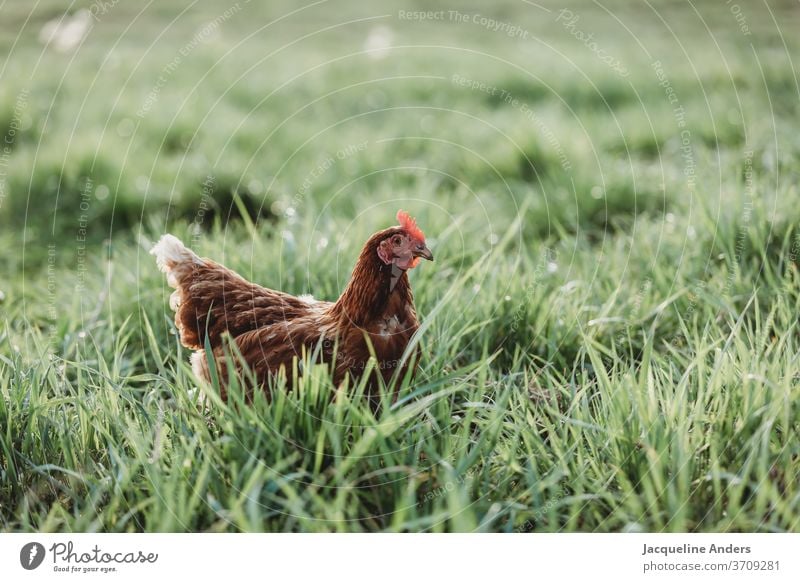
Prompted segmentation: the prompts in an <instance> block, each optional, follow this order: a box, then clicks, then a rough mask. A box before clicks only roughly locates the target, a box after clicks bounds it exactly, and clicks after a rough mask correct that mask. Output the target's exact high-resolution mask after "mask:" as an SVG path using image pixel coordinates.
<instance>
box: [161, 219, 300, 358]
mask: <svg viewBox="0 0 800 582" xmlns="http://www.w3.org/2000/svg"><path fill="white" fill-rule="evenodd" d="M150 252H151V254H153V255H155V257H156V262H157V264H158V266H159V268H160V269H161V270H162V271H163V272H164V273H165V274H166V275H167V283H168V284H169V285H170V286H171V287H173V288H175V292H174V293H173V294H172V296H171V297H170V307H171V308H172V309H173V310H175V324H176V326H177V327H178V330H179V332H180V338H181V343H182V344H183V345H184V346H186V347H187V348H189V349H193V350H202V349H204V348H205V346H206V343H208V345H209V346H210V347H211V348H212V349H215V348H218V347H220V346H221V345H222V335H223V334H224V333H225V332H228V333H229V334H230V335H231V336H232V337H237V336H240V335H242V334H245V333H247V332H249V331H252V330H254V329H257V328H263V327H265V326H271V325H273V324H277V323H280V322H285V321H291V320H294V319H297V318H301V317H303V316H306V315H309V314H310V313H311V312H312V309H313V308H312V302H310V301H307V300H304V299H300V298H298V297H294V296H292V295H289V294H287V293H282V292H280V291H274V290H272V289H267V288H266V287H261V286H260V285H256V284H254V283H250V282H249V281H247V280H245V279H244V278H243V277H241V276H240V275H238V274H237V273H235V272H234V271H232V270H230V269H228V268H227V267H224V266H222V265H220V264H218V263H216V262H214V261H212V260H210V259H205V258H200V257H199V256H197V255H196V254H195V253H194V252H193V251H191V250H190V249H188V248H186V246H184V244H183V243H182V242H181V241H180V240H178V239H177V238H176V237H174V236H172V235H170V234H167V235H164V236H163V237H161V240H159V241H158V243H157V244H156V245H155V246H154V247H153V249H152V250H151V251H150Z"/></svg>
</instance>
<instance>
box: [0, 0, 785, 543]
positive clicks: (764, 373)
mask: <svg viewBox="0 0 800 582" xmlns="http://www.w3.org/2000/svg"><path fill="white" fill-rule="evenodd" d="M373 4H374V3H373ZM539 4H541V5H543V6H544V8H536V7H535V6H533V5H531V4H529V3H525V2H515V1H512V0H508V1H505V2H500V3H495V4H493V5H492V7H489V6H488V5H486V4H485V3H479V2H477V0H475V1H470V2H465V3H461V4H460V7H459V8H458V10H459V11H460V12H461V13H464V14H469V15H472V14H475V13H480V14H482V15H484V16H487V17H491V18H494V19H496V20H498V21H502V22H508V23H510V24H514V25H518V26H520V27H521V28H522V29H523V30H524V31H527V32H528V37H527V39H520V38H513V37H509V36H507V35H504V34H502V32H492V31H490V30H487V29H486V28H484V27H482V26H480V25H478V24H474V23H472V22H466V23H457V22H454V21H450V20H444V21H433V22H416V21H410V20H403V19H401V18H399V12H398V11H399V10H423V9H429V8H427V5H426V4H423V3H418V2H410V1H409V2H388V3H380V4H377V5H370V6H368V7H364V6H363V5H362V4H360V3H356V2H323V3H320V4H318V5H316V6H313V7H309V8H305V9H300V7H299V5H295V4H290V3H288V2H287V3H281V2H276V3H270V4H269V5H261V4H257V3H245V2H240V3H239V6H240V8H239V9H238V10H236V11H235V13H234V14H233V15H231V16H230V18H229V19H226V20H224V22H221V24H219V26H218V27H217V28H216V31H215V32H214V33H213V34H210V35H207V37H206V38H204V41H203V42H200V43H199V44H197V45H196V46H194V47H193V48H191V50H189V51H188V52H187V53H186V54H185V55H183V53H181V49H182V48H184V49H185V47H187V46H189V45H188V43H191V42H192V39H193V37H195V35H196V34H197V33H198V30H202V28H203V26H204V25H205V24H207V23H209V22H213V21H214V20H215V19H217V18H219V17H220V15H221V14H222V13H223V12H224V11H225V9H227V8H229V7H230V6H235V4H230V5H220V4H219V3H212V2H210V1H205V0H202V1H200V2H195V3H192V2H178V1H171V2H159V3H152V4H150V5H144V6H142V5H139V4H136V3H128V2H120V3H118V4H116V5H114V6H112V7H110V8H109V10H108V11H107V13H104V14H102V15H101V16H100V17H99V20H98V21H97V22H95V23H94V26H93V28H92V30H91V31H90V33H89V35H88V36H87V37H86V40H85V41H84V43H83V44H82V45H81V47H80V48H79V49H77V50H75V51H73V52H68V53H64V54H61V53H58V52H56V51H55V50H53V49H52V48H43V46H42V45H41V44H40V42H39V41H38V40H37V35H38V33H39V30H40V28H41V26H42V25H43V24H44V23H45V22H47V21H48V20H50V19H52V18H54V17H60V16H61V15H62V14H64V12H65V11H66V12H69V13H74V12H75V11H76V10H77V9H78V8H79V7H81V6H83V7H88V6H91V3H89V2H75V3H72V4H70V3H68V2H64V1H61V0H48V1H45V2H40V3H38V4H36V8H35V9H33V11H32V12H31V10H32V8H31V6H29V5H28V4H27V3H15V2H7V3H5V4H0V22H2V25H0V48H2V51H0V54H2V55H6V56H4V57H0V59H4V60H0V134H1V135H3V136H4V137H3V138H0V139H5V138H13V139H10V143H9V144H8V146H9V147H8V150H7V152H6V153H5V154H4V150H3V149H2V147H0V155H4V156H5V157H3V158H0V187H2V190H0V195H2V197H0V248H2V249H3V250H2V251H0V269H2V270H0V273H2V276H1V277H0V292H2V294H0V528H2V530H4V531H348V532H349V531H505V532H513V531H524V532H528V531H676V532H681V531H714V532H716V531H798V530H800V517H798V516H800V472H799V471H800V441H799V440H798V438H797V435H798V428H800V405H799V404H798V402H800V382H798V373H800V366H798V361H797V354H798V351H799V350H800V333H798V327H797V313H798V308H799V307H800V273H798V257H799V256H800V226H798V225H800V206H798V205H797V204H796V202H795V201H796V199H797V196H798V186H797V176H798V172H800V140H798V138H797V119H798V114H800V106H798V105H799V104H800V100H798V97H800V87H799V85H798V80H797V79H798V78H797V73H796V70H795V68H794V66H793V63H794V64H796V63H798V62H800V50H798V49H800V44H798V41H797V39H796V38H795V37H794V36H793V35H791V34H790V31H793V30H796V29H797V27H798V25H800V21H799V19H800V15H799V14H798V12H797V10H796V4H793V3H792V2H789V1H786V2H778V1H772V2H770V3H769V8H770V10H771V11H772V13H773V14H770V11H768V10H766V8H763V7H762V8H759V9H755V8H752V9H751V8H750V7H749V6H746V5H745V3H740V4H741V6H742V10H743V12H744V14H745V16H746V23H747V26H748V30H749V32H750V33H751V34H750V35H743V32H742V30H741V29H740V23H739V22H737V20H736V19H735V17H734V15H733V13H732V12H731V11H730V8H729V7H728V6H727V5H726V4H725V3H722V2H694V3H693V4H692V5H689V4H688V3H687V4H685V3H683V2H651V3H650V4H649V5H648V3H635V4H634V3H627V2H621V1H613V2H603V3H595V2H588V1H585V2H575V3H572V5H571V6H570V10H572V11H573V13H574V14H578V15H580V19H579V21H578V22H577V24H576V27H577V28H578V29H580V30H581V31H583V32H584V33H586V34H589V33H592V34H594V38H595V39H596V42H597V43H598V46H599V47H601V48H602V49H603V50H604V51H605V52H606V53H607V54H609V55H612V56H613V57H614V58H617V59H619V60H621V61H624V64H625V66H626V68H627V70H628V71H629V75H628V76H625V77H623V76H620V75H619V74H618V73H616V72H615V71H614V70H613V69H611V68H610V67H608V66H607V65H605V64H604V63H603V62H602V61H601V60H600V59H599V58H598V57H597V55H596V54H594V53H593V52H592V51H591V50H590V49H589V48H587V46H586V45H585V44H584V43H582V42H580V41H579V40H578V39H576V38H575V36H574V35H573V33H571V32H570V30H569V29H567V28H565V27H564V26H563V23H562V22H560V21H557V20H556V18H557V15H558V11H559V10H560V9H561V5H560V4H555V3H552V2H543V3H539ZM692 6H694V8H692ZM185 8H187V10H186V11H185V12H183V10H184V9H185ZM442 9H444V10H450V9H454V8H453V7H449V6H446V7H443V8H442ZM293 10H299V11H298V12H295V13H291V12H292V11H293ZM548 10H549V11H550V12H548ZM773 15H774V20H773ZM281 17H284V18H283V19H282V20H280V21H279V22H277V23H275V24H272V25H270V24H269V23H270V22H271V21H273V20H275V19H277V18H281ZM776 23H777V25H776ZM381 26H382V27H387V28H388V29H389V30H390V31H391V39H390V42H391V44H392V45H394V46H395V48H393V49H391V50H390V51H389V52H388V53H386V54H385V55H383V56H382V57H381V58H378V59H374V58H372V57H370V56H369V55H368V54H365V53H364V52H363V50H364V44H365V40H366V39H367V38H368V36H369V35H370V34H371V33H372V34H373V35H376V34H377V35H380V34H385V33H380V32H379V31H378V32H376V30H377V27H381ZM626 27H627V29H626ZM629 30H630V31H633V36H632V33H631V32H629ZM176 55H182V56H181V59H180V63H178V64H177V65H176V66H174V67H173V66H171V63H174V62H175V61H174V59H175V58H176ZM655 61H660V67H661V70H662V71H663V75H664V77H663V78H659V76H658V75H657V73H656V69H655V67H654V66H653V63H654V62H655ZM160 75H162V76H165V77H164V79H163V80H162V81H159V76H160ZM454 75H459V77H460V78H462V79H468V80H470V81H476V82H478V83H483V84H484V85H483V87H482V88H474V89H473V88H470V87H467V86H464V85H463V84H459V83H458V82H457V78H455V77H454ZM664 79H666V81H664ZM662 81H663V82H662ZM667 86H668V87H669V88H670V89H671V90H672V91H674V94H675V95H676V96H677V99H678V100H679V104H680V105H681V106H682V107H683V109H684V111H685V119H684V120H683V123H684V124H683V125H681V124H680V121H681V120H680V119H679V118H678V117H676V115H675V113H674V108H675V104H674V103H670V102H669V101H668V99H667V92H666V91H667ZM155 87H158V91H157V95H156V97H155V99H150V101H149V102H148V96H149V95H151V94H152V92H153V91H154V88H155ZM503 95H510V96H511V98H512V99H517V102H516V103H511V102H509V101H507V100H505V99H504V98H503ZM531 112H532V114H531ZM684 130H686V131H688V140H689V145H690V148H689V149H688V150H687V149H686V148H684V147H683V146H684V145H685V144H684V143H683V142H682V140H683V139H684V138H685V137H686V135H687V134H686V133H682V132H684ZM1 145H2V144H0V146H1ZM687 155H688V157H686V156H687ZM326 160H332V161H331V162H328V161H326ZM687 170H689V175H688V176H687V173H686V171H687ZM237 197H238V198H239V199H241V200H242V204H241V205H237V204H236V203H235V200H236V199H237ZM398 208H404V209H407V210H409V211H410V212H411V214H412V215H415V216H416V217H417V219H418V222H419V224H420V226H421V227H422V228H423V229H424V230H425V232H426V234H427V235H428V240H429V243H430V246H431V248H432V249H433V251H434V253H435V255H436V262H435V263H433V264H428V263H426V264H425V265H422V266H421V267H420V268H418V269H416V270H415V271H414V272H413V273H412V275H411V279H412V286H413V289H414V293H415V298H416V303H417V308H418V311H419V313H420V314H421V317H422V321H423V323H424V327H423V329H424V331H423V333H422V335H421V338H420V341H421V344H422V347H423V349H422V359H421V363H420V369H419V372H418V374H417V377H416V378H415V379H414V380H413V381H412V382H409V381H408V379H405V380H403V381H401V382H399V385H398V388H399V391H400V396H399V399H398V401H397V402H396V403H395V404H393V405H392V404H390V402H389V397H388V396H387V394H384V397H385V405H384V406H383V408H382V409H381V410H380V411H378V412H374V411H372V410H371V409H370V407H369V406H368V405H367V404H366V403H365V402H364V400H363V399H362V398H360V394H361V391H362V390H363V387H359V386H350V387H348V388H347V389H341V390H340V391H339V393H338V394H337V397H336V398H335V399H332V398H331V394H333V393H334V392H335V391H336V390H337V388H336V387H335V386H332V385H331V383H330V380H329V379H328V377H327V375H326V373H325V370H324V369H322V368H310V369H311V372H310V373H308V374H306V375H304V376H303V378H302V379H301V381H300V384H299V385H298V386H294V387H288V388H287V387H285V386H279V387H277V388H276V389H275V392H274V394H273V398H272V401H271V402H268V401H267V400H266V398H264V397H258V398H256V400H255V402H253V403H252V405H245V404H244V403H243V399H242V396H241V393H240V391H237V390H236V389H233V391H232V394H233V396H232V398H231V399H230V400H229V401H228V402H227V403H223V402H221V401H220V400H219V398H218V397H216V395H215V392H214V390H213V389H208V388H206V387H200V386H199V385H198V383H197V381H196V379H195V378H194V377H193V376H192V373H191V370H190V368H189V366H188V356H189V354H188V353H187V351H186V350H185V349H183V348H182V347H181V346H180V345H179V342H178V341H177V337H176V335H175V330H174V326H173V324H172V321H171V312H170V311H169V309H168V296H169V292H170V291H171V290H170V289H168V288H167V287H166V282H165V281H164V279H163V275H162V274H161V273H159V272H158V271H157V269H156V267H155V264H154V261H153V260H152V257H151V256H150V255H149V254H148V250H149V248H150V245H151V244H152V242H153V241H154V240H155V239H156V238H157V237H158V236H160V234H162V233H164V232H167V231H169V232H173V233H174V234H176V235H178V236H180V237H181V238H183V239H184V240H185V241H186V242H188V243H190V244H191V246H193V247H194V248H195V249H196V250H197V251H198V252H199V253H200V254H202V255H204V256H210V257H213V258H214V259H216V260H219V261H221V262H224V263H225V264H226V265H229V266H230V267H232V268H234V269H236V270H237V271H239V272H240V273H241V274H243V275H244V276H246V277H248V278H250V279H252V280H254V281H257V282H259V283H261V284H264V285H267V286H270V287H275V288H279V289H282V290H284V291H288V292H292V293H298V294H299V293H307V292H311V293H313V294H314V295H315V296H317V297H320V298H326V299H333V298H335V297H336V296H337V295H338V293H339V292H340V290H341V289H342V288H343V285H344V283H345V281H346V280H347V277H348V275H349V272H350V269H351V268H352V264H353V261H354V260H355V257H356V256H357V254H358V251H359V250H360V247H361V245H362V244H363V242H364V241H365V240H366V239H367V237H368V236H369V235H370V234H371V233H372V232H374V231H376V230H378V229H381V228H384V227H386V226H389V225H390V224H391V222H392V220H393V216H394V214H395V212H396V210H397V209H398ZM195 226H199V230H197V231H196V230H195ZM201 396H204V397H205V399H206V400H207V402H208V405H207V406H204V405H203V404H202V403H201V400H202V399H201Z"/></svg>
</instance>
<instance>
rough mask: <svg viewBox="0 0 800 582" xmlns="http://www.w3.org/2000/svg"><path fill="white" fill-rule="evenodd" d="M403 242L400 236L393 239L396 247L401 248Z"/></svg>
mask: <svg viewBox="0 0 800 582" xmlns="http://www.w3.org/2000/svg"><path fill="white" fill-rule="evenodd" d="M401 242H402V241H401V240H400V237H399V236H395V237H392V244H394V246H396V247H399V246H400V243H401Z"/></svg>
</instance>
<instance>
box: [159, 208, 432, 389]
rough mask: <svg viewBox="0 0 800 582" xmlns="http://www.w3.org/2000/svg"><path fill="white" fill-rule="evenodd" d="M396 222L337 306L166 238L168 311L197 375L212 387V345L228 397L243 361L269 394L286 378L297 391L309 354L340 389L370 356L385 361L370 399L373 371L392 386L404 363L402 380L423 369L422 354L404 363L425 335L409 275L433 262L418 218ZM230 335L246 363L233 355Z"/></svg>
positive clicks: (401, 215)
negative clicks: (412, 344) (275, 286)
mask: <svg viewBox="0 0 800 582" xmlns="http://www.w3.org/2000/svg"><path fill="white" fill-rule="evenodd" d="M397 220H398V222H399V223H400V224H399V226H393V227H391V228H387V229H384V230H382V231H380V232H377V233H375V234H374V235H372V236H371V237H370V238H369V240H368V241H367V242H366V244H365V245H364V248H363V249H362V250H361V254H360V255H359V257H358V261H357V262H356V265H355V268H354V270H353V274H352V276H351V278H350V282H349V283H348V284H347V286H346V288H345V290H344V291H343V292H342V294H341V296H340V297H339V299H338V300H337V301H336V302H335V303H331V302H328V301H317V300H314V299H313V298H311V297H308V296H301V297H295V296H293V295H289V294H287V293H283V292H281V291H273V290H272V289H267V288H265V287H261V286H259V285H256V284H254V283H250V282H249V281H246V280H245V279H244V278H242V277H241V276H239V275H238V274H236V273H234V272H233V271H231V270H230V269H228V268H226V267H224V266H222V265H220V264H218V263H215V262H214V261H212V260H211V259H204V258H200V257H198V256H197V255H196V254H195V253H194V252H192V251H191V250H190V249H188V248H186V247H185V246H184V245H183V243H181V241H180V240H178V239H177V238H176V237H174V236H172V235H170V234H166V235H164V236H162V237H161V240H159V241H158V243H157V244H156V245H154V246H153V248H152V250H151V251H150V252H151V254H153V255H155V257H156V262H157V265H158V267H159V268H160V269H161V270H162V271H163V272H164V273H165V274H166V276H167V282H168V284H169V285H170V286H171V287H174V288H175V292H174V293H173V294H172V295H171V297H170V307H171V308H172V309H173V310H174V311H175V324H176V326H177V328H178V331H179V333H180V339H181V343H182V344H183V345H184V346H186V347H187V348H189V349H191V350H195V353H194V354H193V355H192V358H191V362H192V368H193V370H194V372H195V374H196V375H197V376H198V377H199V378H201V379H203V380H205V381H211V378H212V372H211V370H209V358H208V357H207V356H206V347H208V348H210V350H211V351H212V353H213V358H211V360H212V361H213V364H214V369H215V370H214V371H215V372H216V376H217V378H218V379H219V384H220V389H221V391H222V394H221V396H222V397H223V399H224V398H226V383H227V382H228V381H229V379H230V377H229V373H237V374H239V373H241V369H240V365H239V364H240V362H241V360H244V362H245V363H246V364H247V366H248V367H249V368H250V370H251V371H252V373H253V376H252V377H254V378H255V380H256V383H257V384H258V385H259V386H260V387H262V388H266V387H267V386H268V384H269V381H270V379H271V378H274V377H275V376H277V375H278V374H279V372H280V371H283V373H284V374H286V377H287V385H289V386H291V382H292V376H293V374H294V373H296V372H295V371H297V373H299V374H302V370H303V368H302V361H303V358H304V356H305V355H306V354H307V355H308V356H309V357H311V356H313V357H314V358H315V359H316V360H317V361H322V362H326V363H328V364H329V366H330V369H331V371H332V374H333V381H334V383H335V384H336V385H337V386H338V385H339V384H340V383H341V382H342V381H343V380H344V379H345V378H346V377H348V376H350V377H352V378H353V379H358V378H359V377H361V376H362V375H363V373H364V371H365V370H366V369H367V362H368V360H369V358H370V350H372V351H373V352H374V355H375V357H376V359H377V363H376V365H375V367H374V368H372V369H373V376H372V377H371V378H369V382H368V387H369V391H370V394H372V393H374V390H375V388H376V386H377V385H378V379H377V378H376V377H375V376H374V374H375V373H378V374H381V375H382V377H383V380H384V381H386V382H388V381H389V380H390V379H391V377H392V375H393V374H394V373H395V371H396V370H397V368H398V367H400V365H401V363H402V369H400V373H401V374H405V372H406V371H407V368H408V366H409V365H410V366H414V367H416V361H417V359H418V358H417V357H416V356H417V354H411V357H408V358H406V360H405V362H403V361H402V358H403V355H404V352H405V351H406V348H407V346H408V343H409V340H410V339H411V337H412V336H413V335H414V332H416V331H417V329H418V327H419V322H418V320H417V313H416V310H415V308H414V298H413V295H412V293H411V287H410V284H409V280H408V273H407V272H408V270H409V269H412V268H414V267H416V266H417V264H418V263H419V260H420V259H421V258H424V259H427V260H429V261H432V260H433V254H432V253H431V251H430V250H429V249H428V247H427V245H426V243H425V235H424V234H423V233H422V231H421V230H420V229H419V227H417V224H416V222H415V221H414V219H413V218H411V217H410V216H409V215H408V214H406V213H405V212H403V211H402V210H401V211H399V212H398V213H397ZM226 335H227V336H230V339H231V340H232V341H233V343H234V344H235V347H236V349H237V350H238V352H239V354H240V355H241V358H238V357H234V358H232V357H231V350H229V349H228V348H229V346H227V340H226V339H225V337H226ZM295 358H297V361H295ZM226 361H235V362H237V364H236V367H237V370H236V371H230V372H229V371H228V370H227V366H226ZM412 373H413V371H412ZM240 377H241V376H240ZM400 377H403V376H402V375H401V376H400Z"/></svg>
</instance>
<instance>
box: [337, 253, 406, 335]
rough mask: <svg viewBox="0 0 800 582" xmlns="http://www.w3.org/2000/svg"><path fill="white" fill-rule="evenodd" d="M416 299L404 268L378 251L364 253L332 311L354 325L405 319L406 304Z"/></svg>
mask: <svg viewBox="0 0 800 582" xmlns="http://www.w3.org/2000/svg"><path fill="white" fill-rule="evenodd" d="M370 255H371V256H370ZM393 268H394V269H393ZM413 301H414V298H413V295H412V294H411V286H410V285H409V283H408V275H407V274H406V272H405V271H404V270H402V269H399V268H397V267H395V266H394V265H385V264H383V262H381V261H380V260H379V259H378V258H377V255H376V254H375V253H364V254H362V256H361V257H360V258H359V261H358V263H356V267H355V269H354V270H353V276H352V277H351V278H350V282H349V283H348V284H347V287H346V288H345V290H344V292H342V295H341V297H339V300H338V301H337V302H336V303H335V304H334V306H333V308H332V311H333V313H334V314H335V315H337V316H342V317H346V318H347V319H348V320H349V321H350V322H351V323H352V324H355V325H359V326H365V325H367V324H369V323H370V322H372V321H374V320H376V319H378V318H385V317H392V316H394V315H397V316H398V317H399V319H400V320H402V319H404V316H403V314H404V313H405V311H406V307H407V305H408V304H410V303H413Z"/></svg>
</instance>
